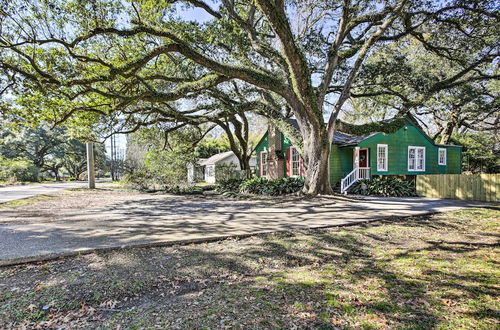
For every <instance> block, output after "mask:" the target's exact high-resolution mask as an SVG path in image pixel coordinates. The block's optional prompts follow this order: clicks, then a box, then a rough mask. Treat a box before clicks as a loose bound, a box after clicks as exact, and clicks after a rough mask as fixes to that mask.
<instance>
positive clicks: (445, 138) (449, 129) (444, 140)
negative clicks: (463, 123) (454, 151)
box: [439, 121, 455, 144]
mask: <svg viewBox="0 0 500 330" xmlns="http://www.w3.org/2000/svg"><path fill="white" fill-rule="evenodd" d="M454 130H455V124H454V123H453V122H451V121H449V122H447V123H446V127H445V128H444V129H443V131H442V132H441V140H440V141H439V143H441V144H448V143H450V139H451V136H452V134H453V131H454Z"/></svg>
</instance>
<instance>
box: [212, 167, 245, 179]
mask: <svg viewBox="0 0 500 330" xmlns="http://www.w3.org/2000/svg"><path fill="white" fill-rule="evenodd" d="M246 177H247V173H246V172H245V171H241V170H239V169H238V167H237V165H235V164H232V163H228V164H225V163H219V164H217V165H215V182H221V181H227V180H232V179H245V178H246Z"/></svg>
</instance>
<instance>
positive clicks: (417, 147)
mask: <svg viewBox="0 0 500 330" xmlns="http://www.w3.org/2000/svg"><path fill="white" fill-rule="evenodd" d="M410 149H415V168H414V169H410ZM419 149H422V150H423V151H424V152H423V157H424V159H423V160H424V161H423V168H422V169H417V159H418V158H417V155H418V150H419ZM406 162H407V168H408V172H425V147H419V146H408V154H407V157H406Z"/></svg>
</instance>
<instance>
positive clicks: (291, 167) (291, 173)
mask: <svg viewBox="0 0 500 330" xmlns="http://www.w3.org/2000/svg"><path fill="white" fill-rule="evenodd" d="M294 150H295V151H296V152H297V155H298V156H299V160H297V163H298V167H297V169H298V170H299V173H298V174H297V175H295V174H293V151H294ZM288 161H289V162H290V165H289V166H290V177H292V178H299V177H300V154H299V152H298V150H297V149H296V148H295V147H290V159H289V160H288Z"/></svg>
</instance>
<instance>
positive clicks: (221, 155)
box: [200, 151, 234, 165]
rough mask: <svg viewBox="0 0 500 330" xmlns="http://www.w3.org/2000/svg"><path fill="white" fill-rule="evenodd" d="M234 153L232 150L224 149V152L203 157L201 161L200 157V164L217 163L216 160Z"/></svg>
mask: <svg viewBox="0 0 500 330" xmlns="http://www.w3.org/2000/svg"><path fill="white" fill-rule="evenodd" d="M233 155H234V152H232V151H226V152H221V153H220V154H215V155H213V156H212V157H210V158H207V159H204V160H203V161H201V159H200V165H211V164H217V163H218V162H220V161H222V160H224V159H226V158H228V157H231V156H233Z"/></svg>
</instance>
